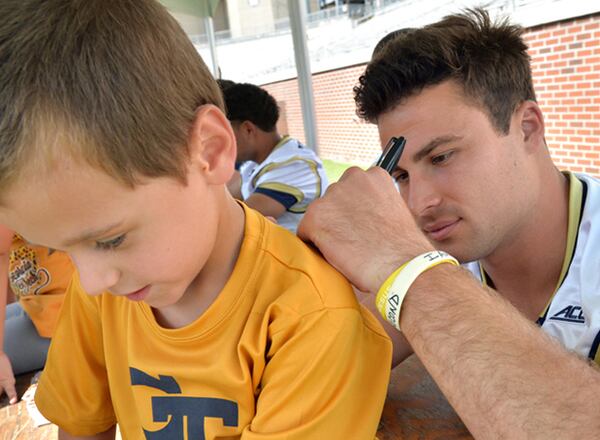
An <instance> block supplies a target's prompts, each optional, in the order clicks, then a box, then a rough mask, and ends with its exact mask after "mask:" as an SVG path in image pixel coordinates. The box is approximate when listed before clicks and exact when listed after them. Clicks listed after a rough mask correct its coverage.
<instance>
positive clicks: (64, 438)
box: [58, 426, 116, 440]
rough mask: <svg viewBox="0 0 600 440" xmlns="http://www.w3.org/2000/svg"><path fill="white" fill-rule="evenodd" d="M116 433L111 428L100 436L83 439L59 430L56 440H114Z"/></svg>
mask: <svg viewBox="0 0 600 440" xmlns="http://www.w3.org/2000/svg"><path fill="white" fill-rule="evenodd" d="M115 432H116V426H113V427H112V428H110V429H109V430H108V431H104V432H101V433H100V434H96V435H90V436H85V437H77V436H73V435H71V434H69V433H68V432H66V431H64V430H62V429H59V430H58V440H114V438H115Z"/></svg>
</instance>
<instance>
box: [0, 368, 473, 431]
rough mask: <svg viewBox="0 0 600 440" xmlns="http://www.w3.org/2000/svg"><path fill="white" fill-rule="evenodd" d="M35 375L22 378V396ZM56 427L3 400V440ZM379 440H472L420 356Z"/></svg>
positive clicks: (390, 405) (400, 373)
mask: <svg viewBox="0 0 600 440" xmlns="http://www.w3.org/2000/svg"><path fill="white" fill-rule="evenodd" d="M31 376H32V375H24V376H19V377H18V378H17V388H18V392H19V396H21V395H23V393H24V392H25V390H26V389H27V387H28V386H29V383H30V380H31ZM56 438H57V429H56V426H54V425H46V426H42V427H39V428H36V427H34V426H33V425H32V424H31V419H30V418H29V415H28V413H27V408H26V406H25V402H19V403H18V404H16V405H8V399H7V398H6V396H3V397H2V398H0V440H55V439H56ZM377 438H378V439H379V440H458V439H472V438H473V437H472V436H471V435H470V434H469V431H467V428H465V426H464V425H463V423H462V422H461V421H460V419H459V418H458V416H457V415H456V413H455V412H454V410H453V409H452V408H451V407H450V405H449V404H448V402H447V401H446V399H445V398H444V396H443V395H442V393H441V392H440V390H439V388H438V387H437V385H436V384H435V383H434V382H433V380H432V379H431V376H429V373H427V371H426V370H425V368H424V367H423V364H421V362H420V361H419V360H418V359H417V357H416V356H411V357H410V358H408V359H407V360H406V361H404V362H403V363H402V364H400V365H399V366H398V367H396V368H395V369H394V370H393V371H392V376H391V380H390V387H389V390H388V397H387V400H386V403H385V406H384V408H383V416H382V418H381V423H380V425H379V430H378V431H377Z"/></svg>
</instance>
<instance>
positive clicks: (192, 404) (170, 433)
mask: <svg viewBox="0 0 600 440" xmlns="http://www.w3.org/2000/svg"><path fill="white" fill-rule="evenodd" d="M129 373H130V375H131V385H132V386H135V385H143V386H148V387H151V388H155V389H158V390H161V391H163V392H165V393H167V394H181V388H180V387H179V384H178V383H177V381H176V380H175V378H173V377H172V376H163V375H159V376H158V379H157V378H155V377H153V376H151V375H149V374H147V373H144V372H143V371H142V370H138V369H137V368H133V367H130V368H129ZM152 417H153V421H154V422H159V423H160V422H163V423H164V422H169V423H168V424H167V426H165V427H164V428H163V429H161V430H159V431H146V430H145V429H144V434H145V435H146V439H148V440H156V439H161V440H183V439H184V438H189V439H192V438H193V439H201V440H204V439H205V436H204V418H205V417H213V418H220V419H221V420H223V425H224V426H231V427H236V426H237V425H238V405H237V403H236V402H233V401H231V400H226V399H217V398H213V397H189V396H177V395H170V396H153V397H152ZM184 428H187V433H184Z"/></svg>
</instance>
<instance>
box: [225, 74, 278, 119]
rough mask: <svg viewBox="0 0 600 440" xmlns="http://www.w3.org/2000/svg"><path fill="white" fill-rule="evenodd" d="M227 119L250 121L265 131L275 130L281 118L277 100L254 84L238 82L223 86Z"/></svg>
mask: <svg viewBox="0 0 600 440" xmlns="http://www.w3.org/2000/svg"><path fill="white" fill-rule="evenodd" d="M222 90H223V97H224V98H225V109H226V111H227V119H229V120H230V121H238V122H244V121H250V122H252V123H253V124H254V125H256V126H257V127H258V128H260V129H261V130H263V131H273V130H274V129H275V124H277V120H278V119H279V108H278V107H277V102H276V101H275V98H273V97H272V96H271V95H269V93H268V92H267V91H266V90H264V89H261V88H260V87H258V86H255V85H254V84H248V83H238V84H233V85H229V86H228V87H223V88H222Z"/></svg>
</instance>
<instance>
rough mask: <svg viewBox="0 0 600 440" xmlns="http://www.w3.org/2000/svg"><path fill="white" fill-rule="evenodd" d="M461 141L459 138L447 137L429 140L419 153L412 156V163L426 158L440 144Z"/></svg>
mask: <svg viewBox="0 0 600 440" xmlns="http://www.w3.org/2000/svg"><path fill="white" fill-rule="evenodd" d="M460 139H462V137H461V136H454V135H447V136H439V137H436V138H433V139H432V140H430V141H429V142H428V143H427V144H426V145H425V146H423V147H422V148H421V149H420V150H419V151H417V152H416V153H415V154H413V157H412V161H413V162H418V161H420V160H421V159H423V158H424V157H427V155H428V154H429V153H431V152H432V151H433V150H435V149H436V148H437V147H439V146H440V145H442V144H446V143H448V142H454V141H457V140H460Z"/></svg>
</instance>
